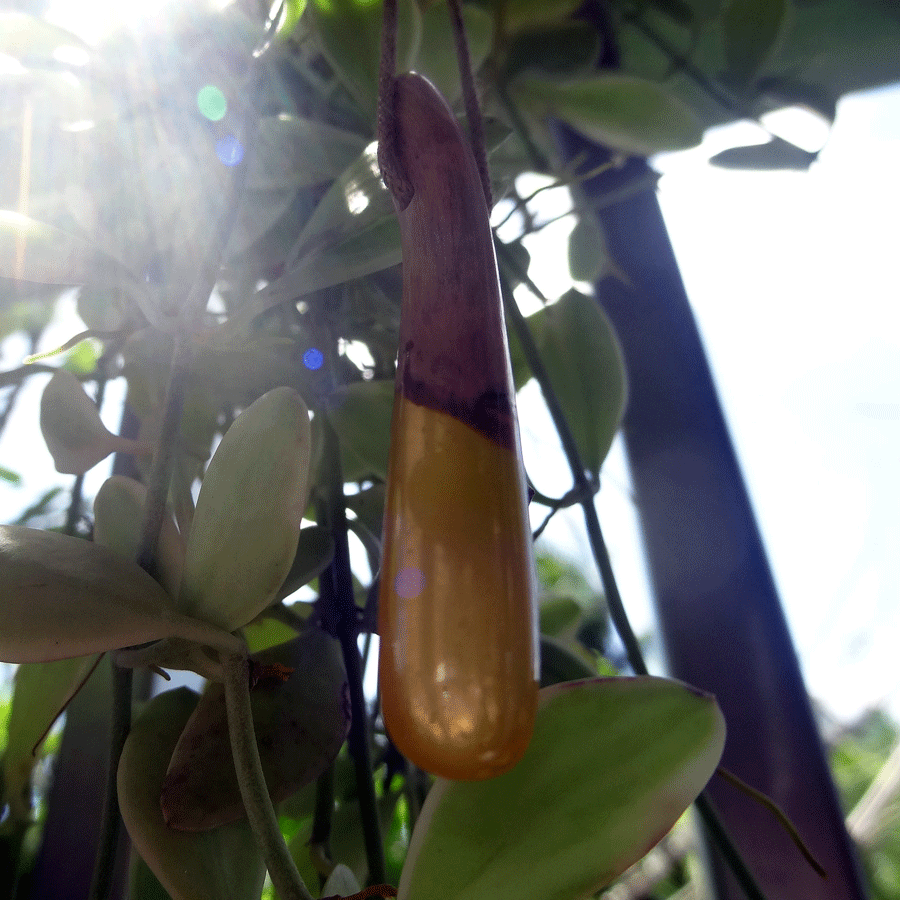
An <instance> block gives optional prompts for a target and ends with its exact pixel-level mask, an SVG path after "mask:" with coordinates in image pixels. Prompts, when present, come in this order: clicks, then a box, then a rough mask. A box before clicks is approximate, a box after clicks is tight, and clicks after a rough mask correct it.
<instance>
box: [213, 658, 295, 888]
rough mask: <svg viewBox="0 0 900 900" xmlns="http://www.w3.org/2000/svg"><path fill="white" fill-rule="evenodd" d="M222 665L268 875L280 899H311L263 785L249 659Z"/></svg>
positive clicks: (231, 725)
mask: <svg viewBox="0 0 900 900" xmlns="http://www.w3.org/2000/svg"><path fill="white" fill-rule="evenodd" d="M222 664H223V668H224V671H225V708H226V710H227V711H228V733H229V735H230V737H231V752H232V755H233V756H234V768H235V771H236V773H237V779H238V786H239V787H240V789H241V798H242V799H243V801H244V808H245V809H246V810H247V818H248V819H249V820H250V827H251V828H252V829H253V833H254V835H255V836H256V840H257V843H258V844H259V846H260V849H261V850H262V854H263V859H264V860H265V863H266V868H267V869H268V870H269V877H270V878H271V879H272V884H273V885H274V886H275V892H276V893H277V894H278V896H279V898H280V900H313V897H312V894H310V892H309V890H308V889H307V887H306V885H305V884H304V883H303V879H302V878H301V877H300V873H299V872H298V871H297V866H296V864H295V863H294V860H293V858H292V857H291V854H290V851H289V850H288V847H287V844H286V843H285V842H284V837H283V835H282V834H281V829H280V828H279V826H278V816H276V815H275V807H274V806H272V798H271V797H270V796H269V789H268V787H267V786H266V779H265V775H264V774H263V770H262V763H261V762H260V759H259V748H258V747H257V746H256V736H255V733H254V730H253V709H252V707H251V705H250V662H249V658H248V657H247V656H244V655H234V656H229V657H227V658H225V659H223V661H222Z"/></svg>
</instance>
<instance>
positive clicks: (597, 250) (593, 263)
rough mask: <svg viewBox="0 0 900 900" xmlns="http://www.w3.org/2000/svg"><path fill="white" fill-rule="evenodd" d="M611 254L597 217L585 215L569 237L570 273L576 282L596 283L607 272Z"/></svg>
mask: <svg viewBox="0 0 900 900" xmlns="http://www.w3.org/2000/svg"><path fill="white" fill-rule="evenodd" d="M608 262H609V254H608V252H607V250H606V238H605V236H604V234H603V229H602V228H601V227H600V223H599V222H598V221H597V218H596V216H593V215H590V214H588V215H583V216H582V217H581V218H580V219H579V220H578V221H577V222H576V223H575V227H574V228H573V229H572V233H571V234H570V235H569V272H571V274H572V278H573V279H574V280H575V281H591V282H593V281H596V280H597V279H598V278H599V277H600V276H601V275H602V274H603V273H604V271H605V270H606V268H607V265H608Z"/></svg>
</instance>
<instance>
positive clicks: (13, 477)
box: [0, 466, 22, 487]
mask: <svg viewBox="0 0 900 900" xmlns="http://www.w3.org/2000/svg"><path fill="white" fill-rule="evenodd" d="M0 479H2V480H3V481H5V482H6V483H7V484H11V485H14V486H15V487H18V486H19V485H20V484H21V483H22V476H21V475H20V474H19V473H18V472H13V470H12V469H7V468H6V466H0Z"/></svg>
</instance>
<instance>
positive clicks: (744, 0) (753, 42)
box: [722, 0, 787, 87]
mask: <svg viewBox="0 0 900 900" xmlns="http://www.w3.org/2000/svg"><path fill="white" fill-rule="evenodd" d="M786 12H787V0H729V3H728V5H727V6H726V8H725V11H724V13H723V14H722V26H723V30H724V34H723V38H724V42H725V60H726V66H727V70H728V77H729V79H730V80H733V81H734V82H736V83H737V84H739V85H740V86H741V87H746V86H749V85H750V84H751V83H752V82H753V80H754V78H755V76H756V75H758V74H759V72H760V70H761V69H762V68H763V67H764V66H765V65H766V63H768V62H769V60H770V59H771V58H772V55H773V53H774V52H775V48H776V46H777V44H778V39H779V37H780V36H781V32H782V28H783V27H784V22H785V14H786Z"/></svg>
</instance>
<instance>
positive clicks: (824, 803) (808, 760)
mask: <svg viewBox="0 0 900 900" xmlns="http://www.w3.org/2000/svg"><path fill="white" fill-rule="evenodd" d="M558 138H559V142H560V146H561V148H562V151H563V156H564V158H565V159H567V160H573V159H574V158H575V157H576V156H578V155H579V154H584V153H586V154H587V155H588V158H587V159H586V161H585V162H584V169H585V170H588V169H590V168H592V167H594V166H597V165H599V164H600V163H602V162H603V161H604V160H605V159H607V158H608V153H607V151H605V150H604V149H602V148H599V147H597V146H594V145H592V144H590V143H589V142H587V141H586V140H584V139H583V138H581V137H580V136H579V135H576V134H574V133H573V132H571V131H569V130H568V129H559V134H558ZM649 175H651V173H650V171H649V168H648V167H647V165H646V163H644V162H643V161H640V160H631V161H630V162H629V163H628V164H627V165H626V166H625V167H624V168H623V169H620V170H618V171H615V172H612V173H610V172H607V173H605V174H604V175H602V176H599V177H598V178H595V179H594V180H592V181H590V182H587V183H586V184H585V186H584V189H585V191H586V194H587V196H588V197H589V198H590V199H591V200H592V201H594V202H597V203H598V208H600V212H599V216H600V219H601V221H602V223H603V226H604V229H605V232H606V236H607V240H608V247H609V252H610V255H611V256H612V258H613V259H614V260H615V262H616V264H617V265H618V266H619V267H620V268H621V269H622V270H623V271H624V272H625V274H626V275H627V276H628V279H629V280H630V282H631V287H628V286H626V285H625V284H624V283H623V282H622V281H620V280H617V279H613V278H607V279H605V280H603V281H602V282H601V283H600V284H599V285H598V294H599V296H600V299H601V303H602V305H603V307H604V308H605V309H606V311H607V312H608V314H609V315H610V317H611V319H612V321H613V323H614V325H615V327H616V330H617V332H618V334H619V337H620V338H621V341H622V344H623V347H624V351H625V357H626V361H627V368H628V376H629V388H630V400H629V405H628V410H627V413H626V417H625V421H624V426H623V431H624V437H625V443H626V448H627V453H628V458H629V463H630V466H631V472H632V478H633V481H634V490H635V495H636V498H637V504H638V509H639V515H640V520H641V526H642V531H643V538H644V544H645V550H646V556H647V560H648V565H649V569H650V573H651V578H652V583H653V588H654V592H655V601H656V608H657V613H658V617H659V622H660V627H661V630H662V635H663V640H664V645H665V650H666V654H667V658H668V663H669V667H670V671H671V673H672V675H673V676H675V677H676V678H680V679H682V680H684V681H686V682H689V683H691V684H694V685H697V686H698V687H701V688H703V689H705V690H708V691H711V692H712V693H714V694H715V695H716V696H717V697H718V700H719V703H720V705H721V707H722V710H723V712H724V714H725V719H726V722H727V724H728V739H727V742H726V746H725V755H724V757H723V760H722V765H723V766H725V767H726V768H728V769H730V770H731V771H733V772H734V773H735V774H737V775H738V776H739V777H740V778H742V779H744V780H745V781H746V782H748V783H749V784H751V785H752V786H753V787H755V788H757V789H758V790H760V791H762V792H763V793H765V794H767V795H768V796H769V797H771V798H772V799H773V800H775V802H776V803H778V804H779V805H780V806H781V807H782V809H784V810H785V812H786V813H787V814H788V815H789V816H790V818H791V819H792V821H793V822H794V823H795V824H796V826H797V828H798V830H799V832H800V834H801V835H802V836H803V838H804V840H805V841H806V842H807V843H808V845H809V847H810V848H811V850H812V852H813V854H814V855H815V856H816V857H817V858H818V859H819V860H820V862H821V863H822V864H823V865H824V866H825V868H826V869H827V871H828V879H827V881H823V880H822V879H821V878H820V877H819V876H818V875H817V874H815V872H814V871H813V870H812V869H811V868H810V867H809V865H808V864H807V863H806V862H805V861H804V860H803V859H802V857H801V856H800V854H799V853H798V851H797V849H796V848H795V847H794V845H793V844H792V843H791V841H790V840H789V838H788V837H787V835H786V834H785V833H784V831H783V829H782V828H781V827H780V826H779V825H778V824H777V823H776V822H775V820H774V819H773V817H772V815H771V813H769V812H768V811H766V810H765V809H763V808H762V807H761V806H759V805H758V804H757V803H755V802H753V801H752V800H750V799H748V798H747V797H746V796H745V795H743V794H741V793H739V792H738V791H737V790H735V789H734V788H733V787H731V786H729V785H727V784H725V783H723V782H722V781H721V780H720V779H718V778H714V779H713V781H712V783H711V784H710V788H709V792H710V797H711V800H712V802H713V804H714V806H715V808H716V809H717V810H718V811H719V813H720V815H721V817H722V819H723V821H724V823H725V825H726V827H727V829H728V830H729V831H730V832H731V833H732V835H733V836H734V839H735V841H736V842H737V844H738V847H739V849H740V851H741V853H742V855H743V856H744V858H745V860H746V861H747V863H748V865H749V866H750V868H751V870H752V871H753V873H754V875H755V876H756V878H757V879H758V881H759V884H760V886H761V887H762V888H763V890H764V891H765V893H766V895H767V897H768V898H770V900H798V898H816V900H862V898H863V897H865V890H864V888H863V886H862V880H861V878H860V875H859V869H858V866H857V863H856V860H855V856H854V852H853V849H852V846H851V842H850V839H849V837H848V836H847V832H846V829H845V827H844V822H843V816H842V813H841V809H840V806H839V804H838V800H837V796H836V791H835V787H834V783H833V781H832V778H831V774H830V771H829V768H828V764H827V760H826V757H825V754H824V751H823V748H822V744H821V740H820V737H819V734H818V731H817V728H816V723H815V720H814V717H813V713H812V709H811V706H810V702H809V699H808V696H807V693H806V689H805V687H804V683H803V678H802V676H801V673H800V668H799V665H798V662H797V657H796V654H795V652H794V648H793V645H792V643H791V638H790V635H789V633H788V628H787V624H786V621H785V618H784V614H783V612H782V609H781V605H780V603H779V600H778V596H777V592H776V588H775V584H774V581H773V579H772V575H771V572H770V570H769V565H768V562H767V559H766V554H765V551H764V549H763V545H762V541H761V538H760V535H759V531H758V528H757V525H756V521H755V519H754V516H753V511H752V509H751V506H750V501H749V498H748V496H747V491H746V488H745V486H744V482H743V479H742V476H741V472H740V468H739V466H738V462H737V459H736V456H735V452H734V448H733V447H732V444H731V440H730V437H729V435H728V429H727V427H726V423H725V420H724V417H723V414H722V410H721V407H720V405H719V400H718V397H717V395H716V390H715V386H714V384H713V380H712V376H711V374H710V370H709V366H708V364H707V361H706V356H705V354H704V350H703V346H702V343H701V340H700V336H699V333H698V331H697V326H696V323H695V321H694V317H693V314H692V312H691V309H690V305H689V303H688V299H687V296H686V294H685V290H684V286H683V284H682V281H681V277H680V274H679V271H678V265H677V263H676V260H675V257H674V254H673V252H672V248H671V245H670V243H669V239H668V234H667V232H666V228H665V224H664V222H663V218H662V213H661V210H660V208H659V204H658V202H657V199H656V195H655V193H654V191H652V190H644V191H642V192H640V193H638V194H637V195H635V196H632V197H631V198H630V199H626V200H623V201H622V202H619V203H616V204H614V205H611V206H608V207H606V208H601V207H602V205H603V204H602V197H603V196H604V195H606V194H608V193H609V192H611V191H615V190H617V189H618V188H621V187H622V186H623V185H625V184H628V183H634V182H635V181H636V180H638V179H641V178H646V177H648V176H649ZM722 302H723V303H727V302H728V301H727V297H723V298H722ZM759 364H760V365H761V366H762V365H765V364H766V362H765V348H763V347H761V348H760V355H759ZM823 489H824V486H823ZM626 601H627V598H626ZM713 868H714V872H715V880H716V883H717V885H718V888H719V896H720V898H721V900H738V898H742V897H743V893H742V891H741V890H740V889H739V888H738V887H737V886H736V885H735V884H734V882H733V881H732V879H731V877H730V875H729V874H727V873H725V872H724V870H723V867H722V864H721V861H716V862H715V863H714V866H713Z"/></svg>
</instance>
